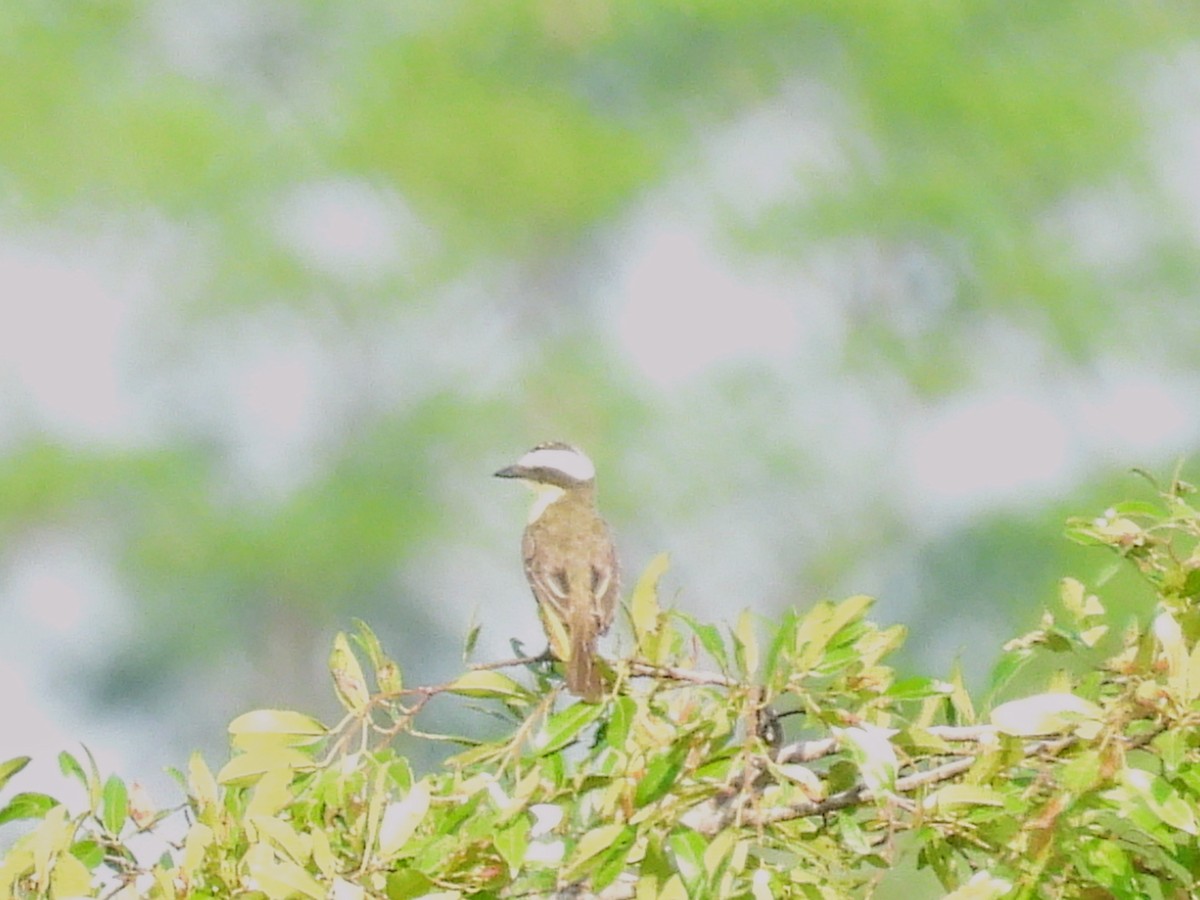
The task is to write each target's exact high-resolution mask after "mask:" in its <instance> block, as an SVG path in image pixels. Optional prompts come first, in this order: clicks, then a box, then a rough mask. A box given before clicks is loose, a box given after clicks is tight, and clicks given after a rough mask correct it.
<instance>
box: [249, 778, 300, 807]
mask: <svg viewBox="0 0 1200 900" xmlns="http://www.w3.org/2000/svg"><path fill="white" fill-rule="evenodd" d="M294 777H295V775H294V773H293V772H292V771H291V770H290V769H273V770H271V771H270V772H267V773H266V774H264V775H263V777H262V778H260V779H259V780H258V783H257V784H256V785H254V796H253V797H251V798H250V805H249V806H248V807H246V815H247V816H248V817H249V816H273V815H275V814H276V813H278V812H279V811H280V810H281V809H283V808H284V807H286V806H287V805H288V804H289V803H291V802H292V791H291V785H292V779H293V778H294Z"/></svg>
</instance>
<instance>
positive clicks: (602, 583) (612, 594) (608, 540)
mask: <svg viewBox="0 0 1200 900" xmlns="http://www.w3.org/2000/svg"><path fill="white" fill-rule="evenodd" d="M600 527H601V528H603V529H604V538H605V540H604V541H603V543H602V544H601V546H602V547H603V550H602V552H601V553H600V554H599V555H598V557H597V558H596V559H595V560H593V561H592V612H593V615H594V616H595V620H596V634H604V633H605V632H606V631H608V629H609V626H610V625H612V621H613V617H614V616H615V615H616V612H617V599H618V597H619V596H620V593H621V567H620V564H619V563H618V562H617V548H616V545H615V544H614V543H613V539H612V532H610V531H609V530H608V526H607V525H605V524H604V523H603V522H601V523H600Z"/></svg>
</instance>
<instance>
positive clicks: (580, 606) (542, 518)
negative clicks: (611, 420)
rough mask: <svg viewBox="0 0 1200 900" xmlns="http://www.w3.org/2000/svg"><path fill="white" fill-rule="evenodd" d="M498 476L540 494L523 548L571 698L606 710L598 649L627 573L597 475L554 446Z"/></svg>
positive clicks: (574, 453)
mask: <svg viewBox="0 0 1200 900" xmlns="http://www.w3.org/2000/svg"><path fill="white" fill-rule="evenodd" d="M495 475H496V477H498V478H515V479H518V480H520V481H522V482H524V483H525V484H526V485H527V486H528V487H529V488H530V489H532V490H533V493H534V499H533V506H532V507H531V509H530V512H529V519H528V522H527V523H526V525H525V533H524V535H523V537H522V540H521V554H522V557H523V558H524V561H525V577H526V579H527V580H528V581H529V587H530V588H531V589H532V591H533V597H534V599H535V600H536V601H537V608H538V615H539V617H540V618H541V620H542V627H543V628H544V629H545V632H546V637H547V639H548V640H549V642H550V648H549V650H550V653H551V654H552V655H553V656H554V657H556V658H557V659H560V660H562V662H563V663H564V664H565V666H566V681H567V690H569V691H570V692H571V693H573V694H575V695H577V696H579V697H581V698H582V699H583V700H585V701H587V702H589V703H598V702H599V701H600V699H601V697H602V696H603V692H604V684H603V681H602V679H601V677H600V672H599V671H598V669H597V667H596V658H595V657H596V642H597V641H598V640H599V638H600V636H601V635H602V634H604V633H605V632H606V631H608V628H609V626H610V625H611V624H612V620H613V616H614V615H615V613H616V609H617V597H618V594H619V593H620V567H619V564H618V562H617V552H616V547H615V545H614V543H613V537H612V531H611V529H610V528H609V527H608V523H607V522H605V521H604V519H603V518H602V517H601V515H600V511H599V509H598V507H597V505H596V467H595V465H594V464H593V463H592V461H591V460H590V459H589V458H588V456H587V454H586V453H584V452H583V451H582V450H580V449H579V448H578V447H575V446H573V445H571V444H567V443H564V442H562V441H548V442H546V443H542V444H538V445H537V446H536V447H534V448H533V449H532V450H530V451H528V452H527V453H525V454H524V455H523V456H522V457H521V458H520V459H518V460H517V461H516V462H515V463H514V464H513V465H511V466H505V467H504V468H503V469H500V470H499V471H498V472H496V473H495Z"/></svg>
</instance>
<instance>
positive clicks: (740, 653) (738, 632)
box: [733, 609, 758, 678]
mask: <svg viewBox="0 0 1200 900" xmlns="http://www.w3.org/2000/svg"><path fill="white" fill-rule="evenodd" d="M733 638H734V643H733V647H734V649H733V655H734V658H735V659H736V660H737V664H738V668H739V669H741V671H742V674H743V675H744V676H745V677H746V678H753V677H754V673H755V672H757V671H758V636H757V635H756V634H755V631H754V615H753V613H751V612H750V610H748V609H743V610H742V612H741V615H739V616H738V620H737V625H736V626H735V627H734V630H733Z"/></svg>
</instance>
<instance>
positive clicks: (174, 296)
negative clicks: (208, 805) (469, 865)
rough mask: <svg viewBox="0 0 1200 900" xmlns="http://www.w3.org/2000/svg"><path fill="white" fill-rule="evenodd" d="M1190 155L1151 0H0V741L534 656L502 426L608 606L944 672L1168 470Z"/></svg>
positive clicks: (1096, 576)
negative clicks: (472, 652) (561, 481)
mask: <svg viewBox="0 0 1200 900" xmlns="http://www.w3.org/2000/svg"><path fill="white" fill-rule="evenodd" d="M1198 161H1200V7H1197V6H1196V5H1195V4H1192V3H1186V2H1169V0H1168V2H1156V3H1146V2H1135V0H1126V2H1120V0H1118V2H1110V3H1103V4H1096V3H1092V2H1082V0H1078V2H1073V0H1057V2H1054V3H1038V2H1011V0H945V2H924V0H921V2H912V0H903V2H901V0H897V2H878V3H854V2H846V0H834V2H828V0H827V2H820V0H806V2H797V0H788V2H776V0H738V2H732V3H731V2H728V0H719V2H718V0H691V2H684V0H503V2H498V0H497V2H492V0H464V2H455V0H406V2H404V3H395V2H377V0H356V2H354V3H332V2H324V0H259V2H254V3H250V2H245V0H206V2H203V3H195V2H187V0H71V2H65V0H64V2H56V0H7V2H5V3H3V4H0V685H2V687H0V759H4V758H8V757H10V756H13V755H17V754H22V753H29V754H33V755H34V756H35V757H36V758H37V763H36V765H37V766H40V767H41V768H34V769H31V776H30V777H33V778H35V779H36V778H42V779H46V780H47V781H48V782H52V781H53V779H54V778H55V766H54V760H53V757H54V754H55V753H56V752H57V751H58V750H60V749H72V750H76V749H77V748H78V744H79V743H80V742H83V743H86V744H87V745H88V746H89V747H90V748H91V749H92V750H93V751H95V752H96V753H97V755H98V757H99V758H100V760H101V763H102V766H103V767H105V768H106V769H115V770H116V771H118V772H120V773H121V774H122V775H123V776H125V777H126V778H138V779H140V780H142V781H144V782H146V783H147V784H148V785H150V786H151V788H152V791H153V790H154V785H156V784H158V783H159V780H161V779H162V778H163V776H161V774H160V773H161V769H162V767H163V766H166V765H181V764H183V763H184V762H185V761H186V758H187V753H188V752H189V751H190V750H192V749H196V748H199V749H202V750H204V751H205V753H206V754H208V756H209V758H210V759H211V760H213V761H214V762H215V763H216V764H219V761H220V760H221V759H222V758H223V753H224V733H223V726H224V724H225V722H227V721H228V719H230V718H231V717H232V716H233V715H235V714H237V713H239V712H241V711H244V710H245V709H247V708H251V707H255V706H264V705H271V706H276V705H279V706H289V707H294V708H299V709H303V710H306V711H310V712H313V713H316V714H318V715H321V716H324V717H326V718H330V717H333V715H334V704H333V698H332V692H331V691H330V689H329V687H328V685H327V677H326V673H325V658H326V655H327V653H328V648H329V646H330V641H331V638H332V635H333V634H334V632H335V631H336V630H337V629H339V628H345V627H348V626H349V625H350V622H351V619H352V618H353V617H359V618H362V619H364V620H366V621H368V622H369V623H371V625H372V626H373V627H374V628H375V629H376V630H377V631H378V632H379V634H380V635H381V637H382V639H383V641H384V643H385V646H387V647H388V649H389V650H391V651H392V652H393V654H394V655H395V656H396V657H397V658H398V659H399V660H400V662H401V664H402V665H403V666H404V668H405V670H406V674H407V677H408V679H409V680H410V681H434V680H439V679H442V678H445V677H448V676H450V675H451V674H453V673H455V672H457V671H458V670H459V668H460V666H461V665H462V644H463V640H464V637H465V635H466V634H467V632H468V630H469V628H470V625H471V623H472V622H477V623H479V624H480V625H481V627H482V632H481V638H480V641H479V645H478V647H477V650H476V658H482V659H486V658H495V657H499V656H503V655H509V654H510V653H511V650H510V647H509V641H510V639H513V638H516V639H518V640H521V641H524V642H525V643H526V644H527V645H529V646H530V648H531V649H534V650H537V649H540V648H541V646H542V638H541V637H540V632H539V630H538V624H537V619H536V616H535V615H534V610H533V605H532V601H531V600H530V598H529V596H528V592H527V589H526V586H525V584H524V581H523V577H522V574H521V568H520V563H519V557H518V540H519V538H518V535H519V531H520V529H521V527H522V526H523V523H524V518H525V512H526V503H527V498H526V496H525V494H524V492H522V491H520V490H519V489H517V488H516V487H514V486H513V485H511V484H508V483H503V482H497V481H494V480H493V479H491V478H490V474H491V472H493V471H494V470H495V469H497V468H498V467H500V466H502V465H505V464H507V463H509V462H511V461H512V460H513V459H515V457H516V456H517V455H518V454H519V453H521V452H522V451H524V450H525V449H527V448H528V447H529V446H531V445H532V444H534V443H536V442H538V441H540V440H545V439H550V438H560V439H568V440H572V441H575V442H578V443H580V444H581V445H582V446H584V447H585V448H586V449H588V450H589V451H590V453H591V454H592V456H593V457H594V458H595V459H596V461H597V464H598V467H599V469H600V479H601V485H600V488H601V500H602V504H603V506H604V509H605V511H606V514H607V515H608V516H609V518H610V519H611V520H612V522H613V524H614V526H615V528H616V530H617V532H618V534H619V539H620V549H621V553H622V556H623V559H624V563H625V568H626V570H627V573H628V575H627V582H629V583H631V582H632V581H633V580H634V578H635V577H636V574H637V572H638V571H639V570H640V569H641V568H642V566H644V565H645V563H646V562H647V561H648V560H649V559H650V558H651V556H652V555H653V554H655V553H657V552H658V551H660V550H666V551H669V552H670V553H671V556H672V560H673V568H672V570H671V573H670V575H669V576H668V579H667V588H668V592H669V596H670V597H671V598H672V600H673V602H675V603H676V604H677V605H679V606H680V607H682V608H685V609H687V610H688V611H689V612H691V613H693V614H694V615H697V616H698V617H700V618H702V619H705V620H729V619H730V618H731V617H732V616H733V615H734V614H736V612H737V611H738V610H740V609H741V608H743V607H751V608H753V609H755V610H757V611H759V612H761V614H762V615H763V617H764V618H766V619H771V618H774V617H777V616H778V614H779V613H780V612H781V611H782V610H783V609H784V608H785V607H786V606H788V605H790V604H797V605H799V606H802V607H803V606H805V605H807V604H811V603H812V602H814V601H815V600H817V599H820V598H824V597H840V596H844V595H847V594H850V593H871V594H875V595H877V596H878V597H879V598H880V600H879V606H878V608H877V616H878V617H879V618H880V619H883V620H885V621H901V622H905V623H906V624H908V625H909V626H910V628H911V630H912V638H911V641H910V646H909V648H908V649H907V651H906V655H905V658H904V659H905V664H906V665H908V666H911V667H913V668H914V669H920V670H921V671H924V672H928V673H931V674H937V673H944V672H946V671H948V670H949V668H950V666H951V665H952V664H953V663H954V661H955V660H956V659H959V660H961V661H962V664H963V665H964V668H965V670H966V673H967V676H968V678H969V679H973V680H974V681H975V683H980V682H981V681H982V680H985V679H986V673H987V670H988V666H989V664H990V662H991V660H992V659H994V657H995V655H996V652H997V649H998V647H999V645H1000V643H1001V642H1003V640H1005V639H1006V638H1007V637H1009V636H1010V635H1012V634H1013V633H1015V632H1017V631H1018V630H1020V629H1022V628H1025V627H1028V626H1030V625H1032V624H1033V623H1034V622H1035V621H1036V619H1037V615H1038V610H1039V609H1040V608H1041V606H1042V605H1043V604H1046V603H1048V602H1051V601H1052V600H1053V598H1054V596H1055V593H1056V590H1057V587H1056V585H1057V581H1058V579H1059V578H1060V577H1061V576H1063V575H1065V574H1076V575H1079V576H1081V577H1083V578H1085V579H1088V580H1090V581H1098V580H1100V579H1103V578H1106V577H1108V576H1109V575H1111V572H1106V571H1105V567H1106V566H1108V564H1109V560H1108V558H1107V557H1105V556H1103V554H1100V555H1096V554H1097V552H1096V551H1086V550H1084V549H1082V548H1078V547H1075V546H1073V545H1071V544H1069V543H1067V541H1066V540H1065V539H1064V538H1063V537H1062V536H1061V534H1062V525H1063V522H1064V520H1065V518H1066V517H1067V516H1069V515H1072V514H1080V515H1094V514H1099V513H1100V512H1102V511H1103V509H1104V508H1105V507H1106V506H1107V505H1109V504H1111V503H1113V502H1115V501H1117V500H1121V499H1125V498H1129V497H1134V496H1139V497H1140V496H1146V495H1147V493H1149V492H1150V489H1149V488H1148V486H1147V485H1146V484H1145V482H1144V481H1143V480H1142V479H1139V478H1137V477H1135V476H1133V475H1131V474H1130V471H1129V470H1130V469H1131V468H1133V467H1141V468H1143V469H1145V470H1147V471H1148V472H1151V473H1153V474H1154V475H1155V476H1156V477H1159V478H1162V479H1164V480H1165V479H1169V478H1170V477H1171V473H1172V471H1173V470H1174V467H1175V465H1176V461H1177V460H1178V459H1181V458H1186V456H1187V455H1188V454H1189V452H1194V450H1195V448H1196V446H1197V445H1198V444H1200V421H1198V418H1197V397H1200V255H1198V250H1200V246H1198V245H1200V165H1198ZM1104 590H1105V594H1104V596H1105V599H1106V600H1107V601H1108V602H1109V603H1110V605H1115V606H1117V607H1118V608H1120V607H1121V605H1122V604H1124V605H1125V606H1126V607H1128V609H1129V614H1130V615H1132V614H1135V612H1136V611H1137V607H1138V603H1139V601H1140V600H1144V595H1141V594H1139V593H1138V591H1137V589H1136V586H1135V585H1134V584H1133V581H1132V579H1126V578H1122V577H1120V576H1118V577H1116V578H1113V579H1111V580H1110V581H1108V583H1107V584H1106V586H1105V588H1104ZM26 777H27V776H26V775H22V784H23V785H24V786H25V787H28V786H29V783H28V782H27V781H26V780H25V779H26ZM47 789H49V790H51V791H52V792H54V791H55V790H56V788H54V787H53V786H52V785H50V784H49V783H48V784H47ZM162 790H163V793H169V792H168V791H167V789H165V788H162Z"/></svg>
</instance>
